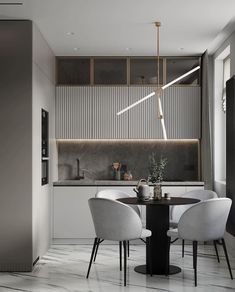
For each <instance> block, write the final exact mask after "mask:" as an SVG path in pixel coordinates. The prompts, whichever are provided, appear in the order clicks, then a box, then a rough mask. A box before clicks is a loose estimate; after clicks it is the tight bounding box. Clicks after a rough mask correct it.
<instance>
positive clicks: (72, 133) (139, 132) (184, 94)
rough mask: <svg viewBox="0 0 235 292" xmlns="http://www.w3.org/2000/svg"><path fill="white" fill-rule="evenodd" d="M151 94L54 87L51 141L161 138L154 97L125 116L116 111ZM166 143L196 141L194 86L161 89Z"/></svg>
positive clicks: (198, 101) (196, 91)
mask: <svg viewBox="0 0 235 292" xmlns="http://www.w3.org/2000/svg"><path fill="white" fill-rule="evenodd" d="M154 90H156V87H150V86H130V87H128V86H99V87H98V86H97V87H95V86H94V87H91V86H84V87H76V86H74V87H70V86H59V87H57V91H56V137H57V138H63V139H128V138H129V139H162V138H163V135H162V128H161V123H160V120H159V119H158V118H157V112H158V108H157V98H156V96H153V97H151V98H149V99H148V100H146V101H145V102H143V103H141V104H139V105H137V106H135V107H134V108H132V109H131V110H129V111H128V112H125V113H123V114H122V115H120V116H117V115H116V113H117V112H118V111H119V110H121V109H123V108H125V107H126V106H128V105H129V104H132V103H134V102H135V101H137V100H139V99H141V98H142V97H144V96H146V95H148V94H149V93H151V92H153V91H154ZM161 97H162V106H163V111H164V118H165V125H166V131H167V136H168V138H169V139H199V138H200V137H201V97H200V87H199V86H195V87H194V86H191V87H190V86H188V87H186V86H172V87H170V88H167V89H166V90H164V91H162V93H161Z"/></svg>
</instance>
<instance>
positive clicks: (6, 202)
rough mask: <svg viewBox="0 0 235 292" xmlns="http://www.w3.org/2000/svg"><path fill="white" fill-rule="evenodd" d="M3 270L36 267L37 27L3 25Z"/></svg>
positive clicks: (0, 91)
mask: <svg viewBox="0 0 235 292" xmlns="http://www.w3.org/2000/svg"><path fill="white" fill-rule="evenodd" d="M0 44H1V45H0V133H1V144H0V161H1V163H0V173H1V175H0V186H1V188H0V202H1V204H0V206H1V209H0V232H1V237H0V270H3V271H4V270H14V269H15V270H30V268H31V265H32V23H31V22H30V21H0Z"/></svg>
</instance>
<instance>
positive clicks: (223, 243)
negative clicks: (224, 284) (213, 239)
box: [221, 238, 233, 279]
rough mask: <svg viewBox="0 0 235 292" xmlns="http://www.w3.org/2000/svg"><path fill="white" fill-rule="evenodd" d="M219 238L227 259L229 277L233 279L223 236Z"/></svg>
mask: <svg viewBox="0 0 235 292" xmlns="http://www.w3.org/2000/svg"><path fill="white" fill-rule="evenodd" d="M221 240H222V245H223V249H224V254H225V258H226V261H227V265H228V269H229V273H230V277H231V279H233V274H232V270H231V266H230V263H229V258H228V253H227V248H226V244H225V241H224V239H223V238H222V239H221Z"/></svg>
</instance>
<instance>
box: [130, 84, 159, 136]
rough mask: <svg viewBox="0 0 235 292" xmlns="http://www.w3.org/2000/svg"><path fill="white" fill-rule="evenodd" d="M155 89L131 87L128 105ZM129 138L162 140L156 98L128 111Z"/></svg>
mask: <svg viewBox="0 0 235 292" xmlns="http://www.w3.org/2000/svg"><path fill="white" fill-rule="evenodd" d="M155 90H156V87H149V86H148V87H147V86H146V87H143V86H132V87H130V88H129V103H130V104H132V103H134V102H136V101H137V100H139V99H141V98H143V97H144V96H146V95H148V94H150V93H151V92H153V91H155ZM129 116H130V119H129V138H132V139H152V138H162V131H161V126H160V121H159V119H157V99H156V96H153V97H150V98H149V99H148V100H146V101H144V102H143V103H141V104H138V105H137V106H135V107H134V108H132V109H130V110H129Z"/></svg>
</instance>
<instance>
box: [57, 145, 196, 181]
mask: <svg viewBox="0 0 235 292" xmlns="http://www.w3.org/2000/svg"><path fill="white" fill-rule="evenodd" d="M57 147H58V177H59V180H67V179H74V178H75V177H76V175H77V162H76V159H77V158H79V160H80V168H81V169H82V170H84V174H85V178H87V179H95V180H99V179H100V180H106V179H113V170H112V163H113V162H120V163H121V164H122V165H123V166H124V167H125V166H126V169H127V170H130V172H131V173H132V175H133V180H139V179H140V178H147V176H148V166H149V156H150V155H151V154H152V153H156V155H157V157H159V158H160V157H161V156H162V157H166V158H167V160H168V164H167V167H166V171H165V177H164V180H168V181H181V180H183V181H196V180H199V179H200V176H199V163H198V161H199V141H198V140H170V141H163V140H143V141H141V140H138V141H135V140H131V141H129V140H125V141H120V140H119V141H117V140H89V141H88V140H83V141H79V140H68V141H66V140H62V141H61V140H59V141H57ZM81 173H82V171H81Z"/></svg>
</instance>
